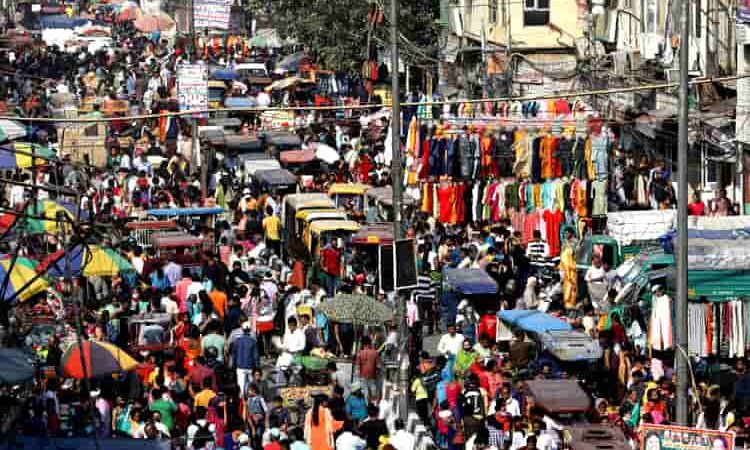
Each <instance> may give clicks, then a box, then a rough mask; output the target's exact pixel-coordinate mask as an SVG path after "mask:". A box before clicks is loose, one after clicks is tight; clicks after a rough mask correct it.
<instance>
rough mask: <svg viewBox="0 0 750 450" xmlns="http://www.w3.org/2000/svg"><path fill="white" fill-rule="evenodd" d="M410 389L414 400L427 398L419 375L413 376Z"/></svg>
mask: <svg viewBox="0 0 750 450" xmlns="http://www.w3.org/2000/svg"><path fill="white" fill-rule="evenodd" d="M411 391H412V392H413V393H414V398H415V399H416V400H424V399H426V398H429V396H428V395H427V389H425V387H424V385H423V384H422V380H421V379H420V378H419V377H417V378H415V379H414V382H413V383H412V384H411Z"/></svg>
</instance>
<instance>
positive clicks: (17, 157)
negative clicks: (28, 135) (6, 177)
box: [0, 142, 55, 169]
mask: <svg viewBox="0 0 750 450" xmlns="http://www.w3.org/2000/svg"><path fill="white" fill-rule="evenodd" d="M32 149H33V153H34V154H36V155H38V156H40V157H39V158H37V159H36V164H37V165H41V164H45V163H46V162H47V161H46V159H49V158H54V157H55V153H54V152H53V151H52V150H50V149H48V148H47V147H43V146H41V145H38V144H29V143H25V142H13V143H11V144H9V145H4V146H2V147H0V169H17V168H21V169H28V168H29V167H31V166H32V165H33V164H32V162H31V154H32Z"/></svg>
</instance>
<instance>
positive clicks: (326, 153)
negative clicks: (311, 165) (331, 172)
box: [310, 142, 341, 164]
mask: <svg viewBox="0 0 750 450" xmlns="http://www.w3.org/2000/svg"><path fill="white" fill-rule="evenodd" d="M310 148H314V149H315V157H316V158H318V159H319V160H321V161H323V162H325V163H326V164H333V163H335V162H336V161H338V160H339V159H340V158H341V155H339V152H337V151H336V149H335V148H333V147H331V146H329V145H325V144H323V143H320V142H313V143H311V144H310Z"/></svg>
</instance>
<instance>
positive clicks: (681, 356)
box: [675, 0, 690, 426]
mask: <svg viewBox="0 0 750 450" xmlns="http://www.w3.org/2000/svg"><path fill="white" fill-rule="evenodd" d="M675 3H676V4H677V5H679V8H681V11H680V126H679V133H678V149H677V150H678V156H677V175H678V186H677V189H678V202H677V236H678V239H679V245H678V249H679V252H678V259H677V305H676V308H675V313H676V327H675V334H676V336H675V337H676V339H675V341H676V343H677V350H676V351H675V359H676V361H675V368H676V369H677V393H676V395H675V400H676V415H677V417H676V418H677V423H678V424H679V425H685V426H689V425H690V424H689V423H688V386H689V383H688V381H689V377H690V373H689V371H688V370H689V369H688V361H687V345H688V339H687V338H688V334H687V333H688V320H687V318H688V314H687V313H688V311H687V309H688V257H687V255H688V229H687V221H688V211H687V207H688V176H687V171H688V169H687V166H688V164H687V159H688V66H689V63H688V58H689V57H690V50H689V48H690V46H689V39H690V26H689V24H690V20H689V17H690V1H689V0H685V1H678V2H675Z"/></svg>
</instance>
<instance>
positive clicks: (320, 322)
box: [315, 311, 329, 343]
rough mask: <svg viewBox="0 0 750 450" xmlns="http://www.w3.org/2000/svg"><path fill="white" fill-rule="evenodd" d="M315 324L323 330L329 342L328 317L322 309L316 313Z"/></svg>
mask: <svg viewBox="0 0 750 450" xmlns="http://www.w3.org/2000/svg"><path fill="white" fill-rule="evenodd" d="M315 326H316V327H318V328H320V329H321V330H323V340H324V341H325V343H328V328H329V327H328V317H326V315H325V314H323V313H322V312H320V311H318V312H316V313H315Z"/></svg>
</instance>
